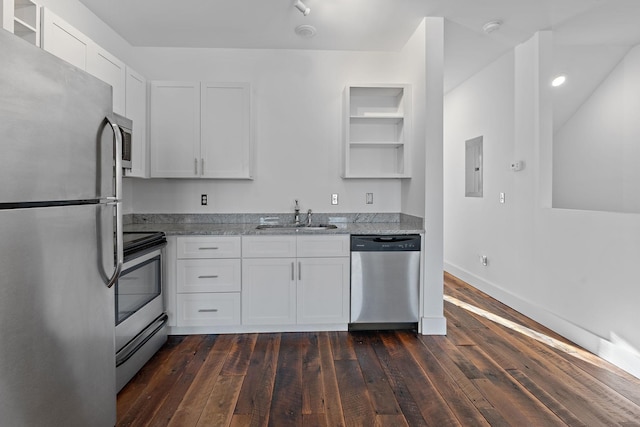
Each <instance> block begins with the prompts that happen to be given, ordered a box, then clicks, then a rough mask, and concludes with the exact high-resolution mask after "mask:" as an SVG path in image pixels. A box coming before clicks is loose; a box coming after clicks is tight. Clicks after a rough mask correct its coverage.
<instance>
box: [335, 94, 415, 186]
mask: <svg viewBox="0 0 640 427" xmlns="http://www.w3.org/2000/svg"><path fill="white" fill-rule="evenodd" d="M410 110H411V88H410V86H409V85H405V84H401V85H368V86H347V87H346V89H345V115H346V117H345V129H344V154H343V156H344V162H343V175H342V176H343V178H410V177H411V174H410V173H409V170H408V169H409V168H408V164H409V163H408V158H409V141H410V138H409V136H408V133H409V129H410V121H411V115H410Z"/></svg>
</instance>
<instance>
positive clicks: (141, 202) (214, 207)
mask: <svg viewBox="0 0 640 427" xmlns="http://www.w3.org/2000/svg"><path fill="white" fill-rule="evenodd" d="M419 45H420V43H417V44H416V47H415V48H414V49H412V50H409V51H407V50H405V51H403V52H398V53H383V52H341V51H302V50H251V49H179V48H178V49H176V48H136V49H135V50H136V55H137V56H138V59H139V61H140V63H141V64H144V65H143V66H142V67H141V69H140V70H139V71H140V72H141V73H143V74H144V75H146V76H147V78H148V79H149V80H196V81H198V80H201V81H246V82H249V83H251V87H252V96H253V103H252V106H253V108H254V116H255V121H254V130H255V132H254V134H255V152H256V156H255V170H254V172H255V173H254V180H253V181H237V180H177V179H171V180H169V179H151V180H133V182H132V184H131V185H132V190H131V191H132V195H133V197H132V199H133V207H132V209H133V211H135V212H146V213H221V212H225V213H229V212H288V211H290V210H292V208H293V200H294V199H299V200H300V203H301V208H302V209H308V208H311V209H313V210H314V211H318V212H400V211H401V209H402V193H401V183H400V181H399V180H383V179H380V180H376V179H373V180H371V179H369V180H344V179H342V178H340V165H341V161H342V160H341V159H342V126H343V91H344V87H345V86H346V85H348V84H351V83H358V84H367V83H405V82H408V83H411V84H413V85H418V86H419V85H421V84H422V82H421V80H419V78H420V76H419V75H416V74H415V73H413V72H412V70H411V67H407V66H406V63H407V59H406V58H407V57H409V56H410V55H423V51H422V50H419V47H420V46H419ZM423 103H424V95H423V94H422V93H419V92H414V104H415V105H421V104H423ZM414 138H415V133H414ZM418 152H420V148H419V147H418ZM418 170H419V169H418ZM418 176H421V175H420V174H419V175H418ZM416 181H417V182H418V187H417V191H418V192H419V191H420V189H421V187H422V186H421V185H420V180H416ZM422 188H423V187H422ZM367 192H372V193H374V204H372V205H366V204H365V193H367ZM204 193H206V194H208V196H209V204H208V205H207V206H200V194H204ZM331 193H338V194H339V195H340V204H339V205H337V206H332V205H331V204H330V195H331ZM415 212H416V213H417V214H421V211H420V210H419V209H418V210H415Z"/></svg>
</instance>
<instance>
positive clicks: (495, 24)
mask: <svg viewBox="0 0 640 427" xmlns="http://www.w3.org/2000/svg"><path fill="white" fill-rule="evenodd" d="M501 26H502V21H489V22H487V23H486V24H484V25H483V26H482V31H484V32H485V33H486V34H489V33H492V32H494V31H496V30H499V29H500V27H501Z"/></svg>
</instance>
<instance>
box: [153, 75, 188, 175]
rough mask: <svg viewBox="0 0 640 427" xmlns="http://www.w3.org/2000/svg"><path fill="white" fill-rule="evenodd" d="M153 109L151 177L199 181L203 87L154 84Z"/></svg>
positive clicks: (168, 83) (169, 83)
mask: <svg viewBox="0 0 640 427" xmlns="http://www.w3.org/2000/svg"><path fill="white" fill-rule="evenodd" d="M150 109H151V111H150V115H151V119H150V135H149V144H150V147H149V148H150V155H151V156H150V157H151V170H150V175H151V177H152V178H195V177H199V176H200V171H201V160H200V84H199V83H197V82H153V83H151V105H150Z"/></svg>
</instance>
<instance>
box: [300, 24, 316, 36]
mask: <svg viewBox="0 0 640 427" xmlns="http://www.w3.org/2000/svg"><path fill="white" fill-rule="evenodd" d="M295 32H296V34H297V35H299V36H300V37H302V38H305V39H310V38H311V37H314V36H315V35H316V33H317V31H316V27H314V26H313V25H306V24H304V25H298V26H297V27H296V29H295Z"/></svg>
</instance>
